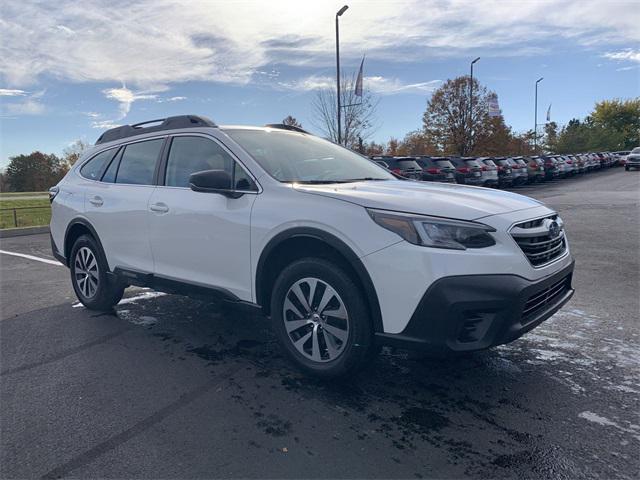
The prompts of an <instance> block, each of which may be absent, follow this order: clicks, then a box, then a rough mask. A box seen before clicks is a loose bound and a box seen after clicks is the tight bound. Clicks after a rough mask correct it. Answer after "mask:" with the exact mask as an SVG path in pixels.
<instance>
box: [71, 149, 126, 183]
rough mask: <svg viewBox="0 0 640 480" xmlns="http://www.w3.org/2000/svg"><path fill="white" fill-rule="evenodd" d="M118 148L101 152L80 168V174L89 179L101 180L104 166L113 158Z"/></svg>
mask: <svg viewBox="0 0 640 480" xmlns="http://www.w3.org/2000/svg"><path fill="white" fill-rule="evenodd" d="M116 151H117V148H111V149H109V150H105V151H104V152H100V153H99V154H97V155H96V156H95V157H93V158H92V159H91V160H89V161H88V162H87V163H85V164H84V165H83V166H82V167H81V168H80V175H82V176H83V177H84V178H88V179H89V180H99V179H100V173H101V172H102V169H103V168H104V166H105V165H106V164H107V163H108V162H109V161H110V160H111V159H112V158H113V156H114V155H115V153H116Z"/></svg>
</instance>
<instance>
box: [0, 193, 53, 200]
mask: <svg viewBox="0 0 640 480" xmlns="http://www.w3.org/2000/svg"><path fill="white" fill-rule="evenodd" d="M36 195H42V196H46V195H48V193H47V192H0V200H2V199H3V198H15V197H34V196H36Z"/></svg>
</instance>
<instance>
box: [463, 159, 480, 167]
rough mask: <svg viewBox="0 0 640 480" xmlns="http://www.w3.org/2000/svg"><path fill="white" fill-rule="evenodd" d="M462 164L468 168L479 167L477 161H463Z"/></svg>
mask: <svg viewBox="0 0 640 480" xmlns="http://www.w3.org/2000/svg"><path fill="white" fill-rule="evenodd" d="M464 163H466V164H467V166H469V167H479V166H480V164H479V163H478V161H477V160H465V161H464Z"/></svg>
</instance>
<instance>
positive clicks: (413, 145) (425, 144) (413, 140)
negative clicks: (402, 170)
mask: <svg viewBox="0 0 640 480" xmlns="http://www.w3.org/2000/svg"><path fill="white" fill-rule="evenodd" d="M439 153H440V152H438V150H437V148H436V146H435V144H434V143H433V141H432V140H431V138H429V136H428V135H427V134H425V133H424V132H422V131H420V130H415V131H413V132H409V133H407V134H406V135H405V136H404V138H403V139H402V141H401V142H400V144H399V145H398V155H438V154H439Z"/></svg>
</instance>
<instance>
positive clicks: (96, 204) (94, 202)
mask: <svg viewBox="0 0 640 480" xmlns="http://www.w3.org/2000/svg"><path fill="white" fill-rule="evenodd" d="M89 203H90V204H91V205H93V206H94V207H101V206H102V204H103V203H104V201H103V200H102V198H101V197H98V196H97V195H96V196H95V197H93V198H92V199H90V200H89Z"/></svg>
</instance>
